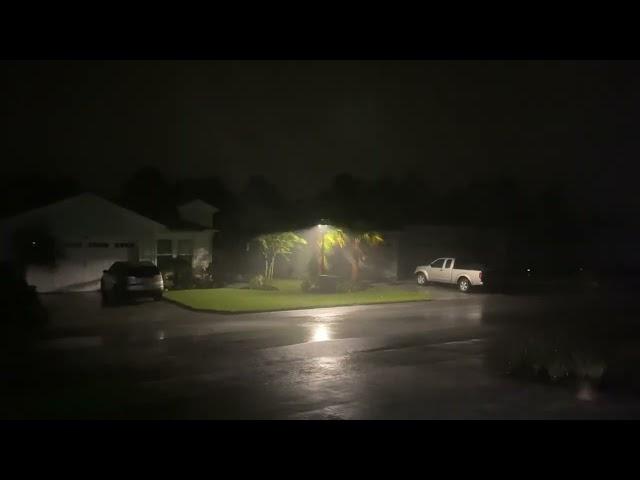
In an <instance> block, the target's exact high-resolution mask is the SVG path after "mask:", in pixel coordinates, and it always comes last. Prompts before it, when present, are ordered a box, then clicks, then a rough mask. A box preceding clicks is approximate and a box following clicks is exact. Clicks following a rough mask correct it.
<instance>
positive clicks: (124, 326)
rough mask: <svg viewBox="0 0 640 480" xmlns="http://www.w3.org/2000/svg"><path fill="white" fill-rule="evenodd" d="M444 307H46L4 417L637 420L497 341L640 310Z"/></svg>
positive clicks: (562, 305) (6, 393)
mask: <svg viewBox="0 0 640 480" xmlns="http://www.w3.org/2000/svg"><path fill="white" fill-rule="evenodd" d="M430 288H437V287H430ZM438 298H442V299H441V300H438V301H433V302H424V303H410V304H395V305H381V306H369V307H339V308H324V309H317V310H304V311H292V312H278V313H267V314H246V315H233V316H223V315H214V314H206V313H197V312H192V311H188V310H185V309H181V308H180V307H177V306H175V305H172V304H169V303H167V302H142V303H139V304H136V305H127V306H122V307H115V308H102V307H101V306H100V302H99V298H98V296H97V295H94V294H67V295H56V296H48V297H43V301H44V303H45V305H46V306H47V308H48V309H49V311H50V313H51V315H52V326H51V329H50V331H49V337H48V338H47V339H44V340H40V341H38V342H36V343H34V344H32V345H30V349H29V350H28V351H27V352H25V351H23V350H21V349H16V351H15V352H13V353H11V352H9V351H7V350H5V351H4V352H3V355H2V369H1V372H2V392H1V394H2V395H1V398H2V399H1V400H0V417H2V418H5V419H8V418H45V419H61V418H63V419H66V418H70V419H77V418H81V419H103V418H104V419H120V418H123V419H125V418H142V419H150V418H153V419H441V418H445V419H514V418H517V419H519V418H531V419H555V418H640V402H639V401H638V397H636V396H635V395H633V394H632V393H629V392H619V391H615V392H609V391H606V390H603V391H595V392H593V391H588V392H586V393H585V391H584V388H583V387H580V386H579V385H578V384H573V383H566V382H565V383H564V384H561V385H550V384H548V383H544V382H537V381H529V380H525V379H517V378H513V377H510V376H506V375H504V374H503V372H501V371H500V368H496V367H495V365H493V364H492V363H491V362H490V361H488V359H489V358H490V352H491V351H492V350H491V349H492V348H495V343H496V342H497V341H498V340H497V339H498V338H504V336H500V335H499V334H500V333H501V332H502V333H504V332H506V331H508V330H509V329H510V328H514V326H515V327H517V326H518V324H519V323H520V322H522V323H526V322H528V321H531V319H535V318H542V317H553V316H554V315H556V316H558V317H561V316H563V315H566V314H567V312H570V313H572V314H574V315H575V314H576V312H579V313H578V315H579V316H584V317H585V318H587V317H588V318H590V319H592V320H594V319H595V320H596V321H602V322H607V321H608V315H609V314H610V313H611V314H613V313H612V312H617V313H615V314H616V315H618V316H626V317H628V318H629V321H630V322H633V321H635V320H634V319H635V318H640V317H638V316H637V313H638V307H637V306H636V302H635V300H634V299H631V300H629V299H620V298H617V297H615V298H613V297H611V298H609V297H607V298H598V297H597V296H593V295H591V296H583V295H573V296H568V297H561V296H554V297H508V296H502V295H485V294H478V295H467V296H464V295H458V294H456V293H455V292H453V293H450V292H448V291H444V294H442V293H440V294H439V296H438ZM507 338H508V337H507ZM501 341H503V340H501Z"/></svg>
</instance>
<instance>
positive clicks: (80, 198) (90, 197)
mask: <svg viewBox="0 0 640 480" xmlns="http://www.w3.org/2000/svg"><path fill="white" fill-rule="evenodd" d="M86 201H93V202H97V203H102V204H104V205H108V206H109V207H110V208H113V209H118V210H120V211H121V213H123V214H124V215H127V216H129V217H130V218H135V219H136V220H138V221H140V222H144V223H147V224H151V225H154V226H156V227H161V228H166V225H164V224H162V223H160V222H157V221H155V220H153V219H151V218H149V217H145V216H144V215H140V214H139V213H136V212H134V211H133V210H129V209H128V208H125V207H122V206H120V205H118V204H116V203H114V202H112V201H110V200H107V199H105V198H102V197H100V196H99V195H96V194H95V193H91V192H85V193H81V194H80V195H75V196H73V197H69V198H65V199H64V200H59V201H57V202H53V203H50V204H48V205H45V206H42V207H38V208H34V209H31V210H27V211H24V212H21V213H18V214H16V215H12V216H10V217H6V218H3V219H2V220H1V222H2V223H10V222H12V221H14V220H16V219H19V218H20V217H23V216H26V215H31V214H36V213H44V212H46V211H47V210H49V209H52V208H56V207H60V206H63V205H70V204H73V203H76V202H86Z"/></svg>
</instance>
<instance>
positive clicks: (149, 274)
mask: <svg viewBox="0 0 640 480" xmlns="http://www.w3.org/2000/svg"><path fill="white" fill-rule="evenodd" d="M163 290H164V283H163V280H162V274H161V273H160V270H159V269H158V267H156V266H155V265H154V264H153V263H151V262H115V263H114V264H113V265H111V267H110V268H109V270H105V271H104V273H103V275H102V280H101V281H100V292H101V293H102V299H103V300H104V302H105V303H107V304H111V303H114V302H116V301H119V300H125V299H130V298H133V297H152V298H153V299H154V300H160V299H162V292H163Z"/></svg>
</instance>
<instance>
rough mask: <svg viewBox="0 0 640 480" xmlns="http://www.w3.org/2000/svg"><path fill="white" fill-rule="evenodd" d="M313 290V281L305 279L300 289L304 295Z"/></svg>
mask: <svg viewBox="0 0 640 480" xmlns="http://www.w3.org/2000/svg"><path fill="white" fill-rule="evenodd" d="M312 288H313V283H312V282H311V280H309V279H308V278H305V279H304V280H303V281H302V283H301V284H300V289H301V290H302V291H303V292H304V293H309V292H310V291H311V289H312Z"/></svg>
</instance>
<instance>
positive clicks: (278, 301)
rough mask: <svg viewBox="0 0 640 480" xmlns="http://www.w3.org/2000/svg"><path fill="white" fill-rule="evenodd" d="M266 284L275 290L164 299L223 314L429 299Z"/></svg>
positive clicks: (378, 289)
mask: <svg viewBox="0 0 640 480" xmlns="http://www.w3.org/2000/svg"><path fill="white" fill-rule="evenodd" d="M269 283H270V284H271V285H273V286H275V287H277V288H278V290H273V291H270V290H249V289H246V288H233V287H229V288H212V289H206V290H173V291H169V292H165V298H167V299H168V300H171V301H174V302H177V303H180V304H182V305H184V306H187V307H190V308H194V309H197V310H214V311H222V312H254V311H274V310H295V309H298V308H320V307H337V306H346V305H368V304H376V303H395V302H415V301H425V300H430V297H429V294H428V293H426V292H423V291H418V290H411V289H407V288H406V287H404V286H402V285H375V286H373V287H371V288H368V289H366V290H362V291H360V292H351V293H303V292H302V291H301V290H300V283H301V282H300V280H274V281H271V282H269Z"/></svg>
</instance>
